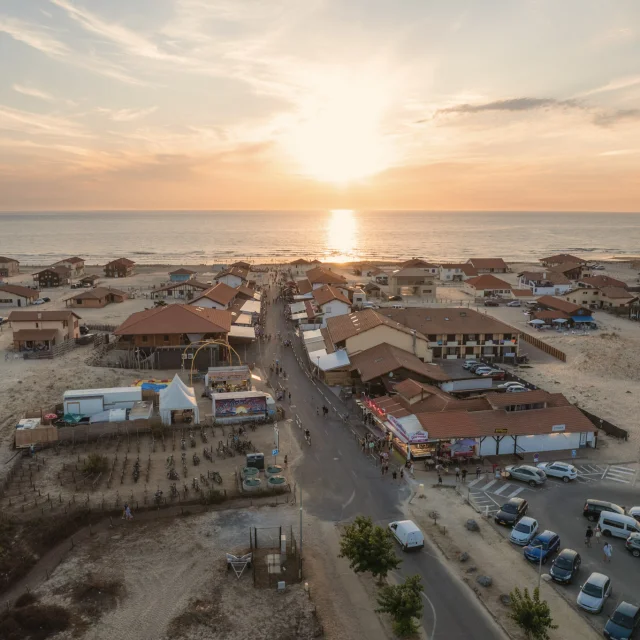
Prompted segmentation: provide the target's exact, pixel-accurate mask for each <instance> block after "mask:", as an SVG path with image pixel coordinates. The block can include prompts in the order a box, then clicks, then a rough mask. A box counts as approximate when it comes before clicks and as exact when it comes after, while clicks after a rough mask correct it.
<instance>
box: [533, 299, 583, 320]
mask: <svg viewBox="0 0 640 640" xmlns="http://www.w3.org/2000/svg"><path fill="white" fill-rule="evenodd" d="M538 304H539V305H540V306H542V307H549V308H550V309H555V310H556V311H563V312H564V313H567V314H569V315H570V316H573V315H576V313H577V312H578V311H580V310H581V309H585V308H586V307H581V306H580V305H578V304H573V302H569V301H568V300H563V299H562V298H556V297H555V296H541V297H540V298H538Z"/></svg>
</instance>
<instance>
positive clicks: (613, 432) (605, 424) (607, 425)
mask: <svg viewBox="0 0 640 640" xmlns="http://www.w3.org/2000/svg"><path fill="white" fill-rule="evenodd" d="M578 408H580V407H578ZM580 411H582V413H584V415H585V416H586V417H587V418H589V420H590V421H591V422H592V424H593V425H594V426H596V427H598V429H602V430H603V431H604V432H605V433H606V434H607V435H610V436H613V437H614V438H622V439H623V440H628V439H629V432H628V431H627V430H626V429H622V428H621V427H617V426H616V425H615V424H613V423H611V422H609V421H608V420H604V419H603V418H599V417H598V416H596V415H594V414H593V413H589V412H588V411H585V410H584V409H580Z"/></svg>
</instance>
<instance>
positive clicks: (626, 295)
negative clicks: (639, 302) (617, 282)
mask: <svg viewBox="0 0 640 640" xmlns="http://www.w3.org/2000/svg"><path fill="white" fill-rule="evenodd" d="M600 292H601V293H603V294H604V296H605V297H606V298H611V299H612V300H616V299H618V300H630V299H633V298H636V297H637V296H636V295H635V294H633V293H631V292H630V291H627V289H623V288H622V287H600Z"/></svg>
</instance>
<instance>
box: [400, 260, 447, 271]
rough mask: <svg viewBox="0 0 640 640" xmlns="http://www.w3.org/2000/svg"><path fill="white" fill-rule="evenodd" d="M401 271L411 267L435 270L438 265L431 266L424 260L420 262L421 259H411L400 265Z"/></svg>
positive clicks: (431, 264)
mask: <svg viewBox="0 0 640 640" xmlns="http://www.w3.org/2000/svg"><path fill="white" fill-rule="evenodd" d="M400 267H401V268H402V269H407V268H411V267H424V268H426V269H437V268H438V265H437V264H433V263H431V262H427V261H426V260H422V259H421V258H411V260H406V261H405V262H402V263H401V264H400Z"/></svg>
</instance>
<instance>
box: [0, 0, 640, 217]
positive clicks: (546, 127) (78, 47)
mask: <svg viewBox="0 0 640 640" xmlns="http://www.w3.org/2000/svg"><path fill="white" fill-rule="evenodd" d="M0 77H1V78H2V82H0V210H99V209H105V210H109V209H148V210H149V209H182V210H186V209H294V210H295V209H305V210H309V209H324V208H350V209H417V210H470V211H476V210H478V211H484V210H507V211H520V210H534V211H536V210H540V211H545V210H546V211H640V2H638V0H616V1H615V2H606V1H604V0H562V1H561V2H558V0H515V1H514V0H483V1H481V2H480V1H478V0H452V1H450V2H443V1H442V0H268V1H267V0H108V1H107V0H28V1H26V0H0Z"/></svg>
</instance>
